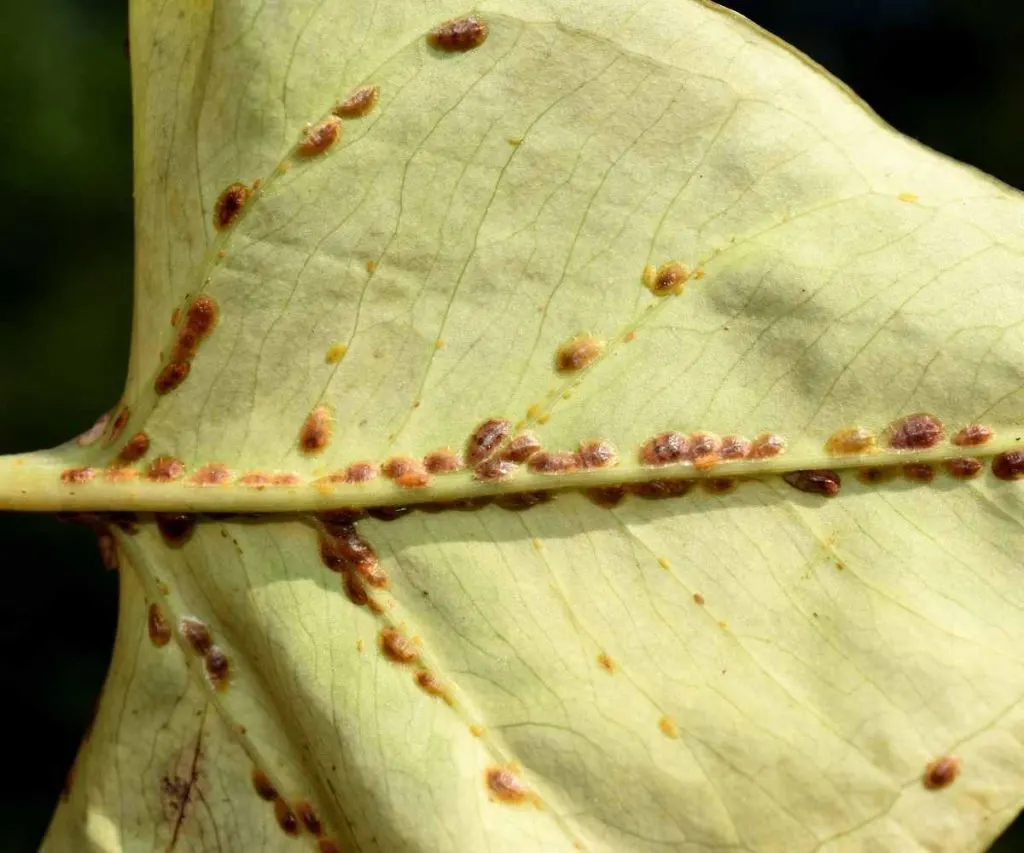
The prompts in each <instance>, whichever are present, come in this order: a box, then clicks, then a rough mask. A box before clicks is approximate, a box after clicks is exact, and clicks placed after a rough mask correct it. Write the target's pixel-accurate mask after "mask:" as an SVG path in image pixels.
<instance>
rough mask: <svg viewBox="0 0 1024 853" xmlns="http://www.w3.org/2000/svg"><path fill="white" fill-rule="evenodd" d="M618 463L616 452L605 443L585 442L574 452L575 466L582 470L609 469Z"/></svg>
mask: <svg viewBox="0 0 1024 853" xmlns="http://www.w3.org/2000/svg"><path fill="white" fill-rule="evenodd" d="M618 461H619V454H618V452H617V451H616V450H615V448H614V447H613V446H612V445H611V444H610V443H609V442H607V441H585V442H583V443H582V444H580V449H579V450H577V451H576V464H577V465H579V467H580V468H583V469H584V470H587V469H591V468H610V467H612V466H613V465H615V464H616V463H618Z"/></svg>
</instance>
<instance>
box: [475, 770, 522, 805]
mask: <svg viewBox="0 0 1024 853" xmlns="http://www.w3.org/2000/svg"><path fill="white" fill-rule="evenodd" d="M485 778H486V780H487V787H488V788H489V789H490V791H491V793H492V794H494V796H495V797H496V798H497V799H499V800H501V801H502V802H504V803H523V802H526V800H528V799H530V790H529V788H527V787H526V785H525V783H524V782H523V780H522V779H520V778H519V776H518V775H517V774H516V773H514V772H513V771H512V770H511V769H509V768H507V767H490V768H488V769H487V772H486V774H485Z"/></svg>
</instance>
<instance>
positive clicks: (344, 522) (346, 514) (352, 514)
mask: <svg viewBox="0 0 1024 853" xmlns="http://www.w3.org/2000/svg"><path fill="white" fill-rule="evenodd" d="M316 517H317V518H318V519H320V521H322V522H323V523H324V524H325V525H327V527H328V529H330V528H333V527H342V528H344V527H345V526H349V525H352V524H355V522H357V521H361V520H362V519H364V518H366V510H365V509H360V508H359V507H352V506H348V507H339V508H338V509H328V510H324V511H323V512H318V513H317V514H316Z"/></svg>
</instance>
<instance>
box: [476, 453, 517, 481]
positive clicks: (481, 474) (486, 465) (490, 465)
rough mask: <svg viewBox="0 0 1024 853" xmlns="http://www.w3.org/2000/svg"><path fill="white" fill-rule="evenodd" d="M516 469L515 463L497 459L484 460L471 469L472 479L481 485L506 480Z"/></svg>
mask: <svg viewBox="0 0 1024 853" xmlns="http://www.w3.org/2000/svg"><path fill="white" fill-rule="evenodd" d="M516 467H517V466H516V465H515V463H513V462H508V461H506V460H504V459H500V458H497V457H494V458H492V459H485V460H484V461H483V462H481V463H480V464H479V465H477V466H476V467H475V468H474V469H473V479H474V480H479V481H480V482H482V483H496V482H498V481H500V480H507V479H508V478H509V477H511V476H512V475H513V474H514V473H515V471H516Z"/></svg>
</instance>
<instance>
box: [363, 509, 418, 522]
mask: <svg viewBox="0 0 1024 853" xmlns="http://www.w3.org/2000/svg"><path fill="white" fill-rule="evenodd" d="M412 509H413V508H412V507H411V506H371V507H367V508H366V514H367V515H368V516H370V518H376V519H377V521H395V520H397V519H399V518H401V517H402V516H403V515H408V514H409V513H410V512H412Z"/></svg>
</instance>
